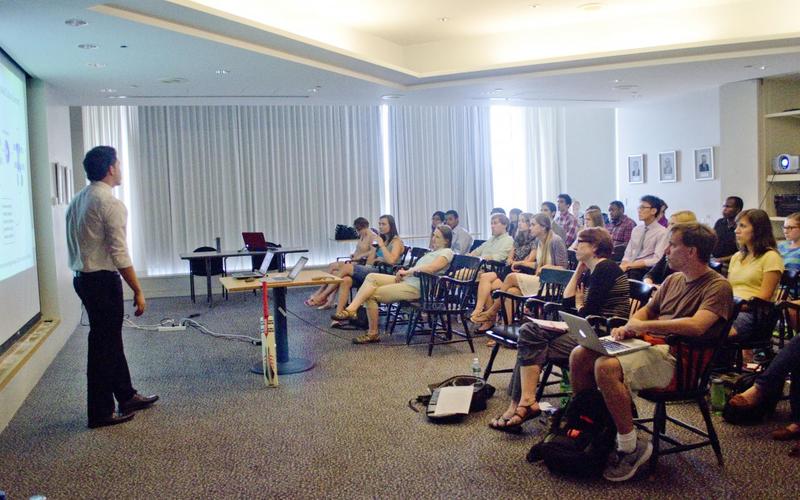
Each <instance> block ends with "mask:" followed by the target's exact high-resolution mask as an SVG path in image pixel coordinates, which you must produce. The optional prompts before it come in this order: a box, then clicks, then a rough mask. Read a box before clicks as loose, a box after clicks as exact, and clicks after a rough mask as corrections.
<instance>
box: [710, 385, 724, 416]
mask: <svg viewBox="0 0 800 500" xmlns="http://www.w3.org/2000/svg"><path fill="white" fill-rule="evenodd" d="M724 409H725V386H724V385H723V384H722V379H721V378H714V379H711V410H712V411H713V412H714V414H715V415H722V410H724Z"/></svg>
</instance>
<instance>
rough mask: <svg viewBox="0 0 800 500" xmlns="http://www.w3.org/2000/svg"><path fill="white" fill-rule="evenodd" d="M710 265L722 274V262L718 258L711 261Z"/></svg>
mask: <svg viewBox="0 0 800 500" xmlns="http://www.w3.org/2000/svg"><path fill="white" fill-rule="evenodd" d="M708 267H710V268H711V269H713V270H714V271H716V272H718V273H719V274H722V262H720V261H718V260H712V261H709V263H708Z"/></svg>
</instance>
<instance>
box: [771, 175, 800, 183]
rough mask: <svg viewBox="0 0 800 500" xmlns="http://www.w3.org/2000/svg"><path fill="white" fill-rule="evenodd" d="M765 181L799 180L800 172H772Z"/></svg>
mask: <svg viewBox="0 0 800 500" xmlns="http://www.w3.org/2000/svg"><path fill="white" fill-rule="evenodd" d="M767 182H800V174H774V175H770V176H769V177H768V178H767Z"/></svg>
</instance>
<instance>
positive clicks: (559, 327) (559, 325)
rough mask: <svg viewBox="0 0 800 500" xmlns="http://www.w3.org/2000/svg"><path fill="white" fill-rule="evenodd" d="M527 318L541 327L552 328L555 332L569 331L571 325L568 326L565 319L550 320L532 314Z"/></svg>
mask: <svg viewBox="0 0 800 500" xmlns="http://www.w3.org/2000/svg"><path fill="white" fill-rule="evenodd" d="M527 318H528V319H529V320H531V321H533V322H534V323H536V324H537V325H539V328H544V329H545V330H552V331H554V332H563V333H566V332H568V331H569V327H568V326H567V323H566V322H564V321H549V320H546V319H538V318H532V317H530V316H527Z"/></svg>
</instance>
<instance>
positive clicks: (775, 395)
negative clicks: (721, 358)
mask: <svg viewBox="0 0 800 500" xmlns="http://www.w3.org/2000/svg"><path fill="white" fill-rule="evenodd" d="M789 373H791V374H792V378H791V381H792V382H791V390H790V392H789V403H790V404H791V408H792V413H791V423H790V424H789V425H788V426H787V427H786V428H784V429H778V430H775V431H773V432H772V438H773V439H775V440H777V441H789V440H793V439H800V336H797V337H794V338H793V339H792V340H790V341H789V343H788V344H786V346H784V348H783V349H781V350H780V351H779V352H778V355H777V356H776V357H775V359H773V360H772V362H771V363H770V365H769V367H768V368H767V369H766V370H764V371H763V372H761V373H760V374H759V375H758V378H756V381H755V383H754V384H753V386H752V387H751V388H749V389H747V390H746V391H744V392H743V393H741V394H737V395H735V396H733V397H732V398H731V400H730V401H729V403H728V404H729V405H730V406H733V407H734V408H737V409H740V410H752V411H759V412H761V415H763V414H764V413H767V412H768V411H769V410H771V409H773V408H774V407H775V404H777V402H778V400H779V399H780V398H781V397H782V396H783V385H784V382H785V381H786V376H787V375H789ZM796 450H797V447H795V450H793V451H794V452H795V453H797V451H796Z"/></svg>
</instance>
